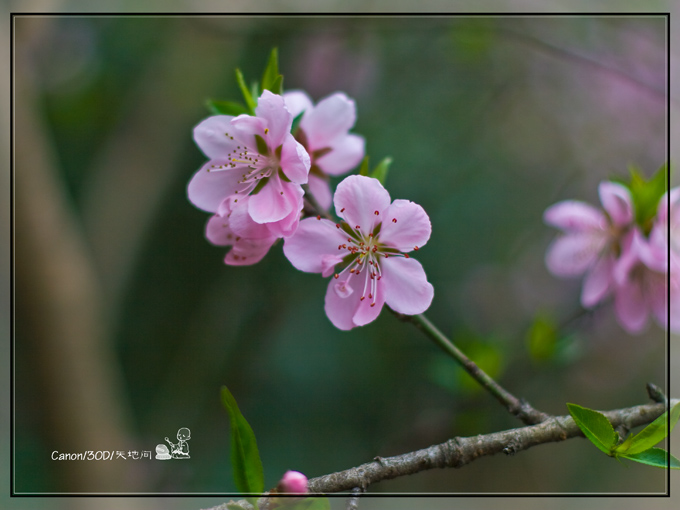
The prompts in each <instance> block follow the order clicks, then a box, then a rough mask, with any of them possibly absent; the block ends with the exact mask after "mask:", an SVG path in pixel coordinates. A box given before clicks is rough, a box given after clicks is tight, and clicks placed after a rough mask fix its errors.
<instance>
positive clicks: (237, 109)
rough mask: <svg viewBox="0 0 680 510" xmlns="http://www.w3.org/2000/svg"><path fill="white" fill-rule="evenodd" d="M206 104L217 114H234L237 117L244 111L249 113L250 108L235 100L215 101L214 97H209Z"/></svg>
mask: <svg viewBox="0 0 680 510" xmlns="http://www.w3.org/2000/svg"><path fill="white" fill-rule="evenodd" d="M206 105H207V106H208V109H209V110H210V111H211V112H212V113H214V114H215V115H233V116H234V117H237V116H239V115H241V114H243V113H248V108H246V107H245V106H244V105H242V104H241V103H235V102H234V101H215V100H214V99H208V100H207V101H206Z"/></svg>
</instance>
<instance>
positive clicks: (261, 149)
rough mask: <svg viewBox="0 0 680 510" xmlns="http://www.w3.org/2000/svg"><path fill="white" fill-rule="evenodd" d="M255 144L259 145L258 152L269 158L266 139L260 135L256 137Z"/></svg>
mask: <svg viewBox="0 0 680 510" xmlns="http://www.w3.org/2000/svg"><path fill="white" fill-rule="evenodd" d="M255 144H256V145H257V152H259V153H260V154H262V155H263V156H269V147H268V146H267V142H265V141H264V138H262V137H261V136H260V135H255Z"/></svg>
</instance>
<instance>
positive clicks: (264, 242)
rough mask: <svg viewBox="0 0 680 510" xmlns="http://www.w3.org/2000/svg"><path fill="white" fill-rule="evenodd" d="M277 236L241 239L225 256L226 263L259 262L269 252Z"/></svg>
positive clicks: (249, 263) (239, 264) (245, 263)
mask: <svg viewBox="0 0 680 510" xmlns="http://www.w3.org/2000/svg"><path fill="white" fill-rule="evenodd" d="M274 241H276V238H274V237H272V238H270V239H241V240H240V241H238V242H236V243H234V246H233V247H232V249H231V250H229V252H228V253H227V255H226V257H224V263H225V264H227V265H230V266H250V265H252V264H256V263H258V262H259V261H260V260H262V258H263V257H264V256H265V255H266V254H267V252H268V251H269V248H271V247H272V245H273V244H274Z"/></svg>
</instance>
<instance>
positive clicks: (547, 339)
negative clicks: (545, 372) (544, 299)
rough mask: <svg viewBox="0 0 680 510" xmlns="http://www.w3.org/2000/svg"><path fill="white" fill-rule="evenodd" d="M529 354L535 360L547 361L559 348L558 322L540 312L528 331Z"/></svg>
mask: <svg viewBox="0 0 680 510" xmlns="http://www.w3.org/2000/svg"><path fill="white" fill-rule="evenodd" d="M527 347H528V349H529V355H530V356H531V358H532V359H534V360H535V361H547V360H550V359H552V358H553V357H554V355H555V351H556V348H557V324H555V321H554V320H553V319H552V318H551V317H549V316H547V315H545V314H538V315H536V317H535V318H534V322H533V323H532V324H531V328H529V331H528V333H527Z"/></svg>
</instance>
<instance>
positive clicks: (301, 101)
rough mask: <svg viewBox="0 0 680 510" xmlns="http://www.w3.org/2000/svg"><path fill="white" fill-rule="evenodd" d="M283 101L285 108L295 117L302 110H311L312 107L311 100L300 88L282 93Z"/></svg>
mask: <svg viewBox="0 0 680 510" xmlns="http://www.w3.org/2000/svg"><path fill="white" fill-rule="evenodd" d="M283 101H284V102H285V103H286V108H288V111H289V112H290V114H291V115H292V116H293V118H295V117H297V116H298V115H300V114H301V113H302V112H304V111H307V112H309V111H311V110H312V109H313V108H314V105H313V104H312V100H311V99H310V98H309V96H308V95H307V94H305V93H304V92H302V91H301V90H289V91H288V92H286V93H284V94H283Z"/></svg>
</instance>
